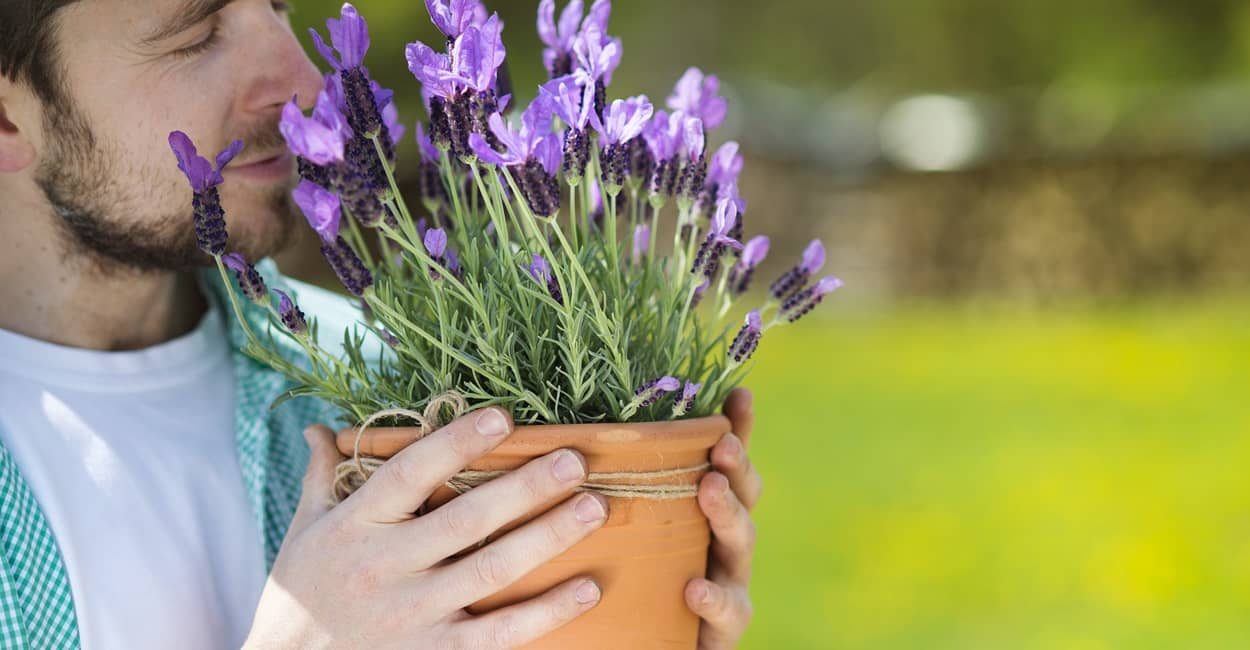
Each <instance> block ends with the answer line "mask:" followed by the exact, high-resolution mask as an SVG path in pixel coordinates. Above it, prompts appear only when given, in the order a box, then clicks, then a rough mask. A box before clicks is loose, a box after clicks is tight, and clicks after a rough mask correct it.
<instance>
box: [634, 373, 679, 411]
mask: <svg viewBox="0 0 1250 650" xmlns="http://www.w3.org/2000/svg"><path fill="white" fill-rule="evenodd" d="M679 388H681V382H680V381H678V380H677V378H676V377H670V376H667V375H665V376H663V377H660V378H659V379H653V380H651V381H649V382H647V383H645V384H643V385H642V386H639V387H638V390H636V391H634V402H633V403H634V404H636V405H637V408H640V409H644V408H647V407H648V406H651V405H652V404H655V403H656V402H658V401H660V398H661V397H664V396H665V395H667V394H668V393H671V392H673V391H675V390H677V389H679Z"/></svg>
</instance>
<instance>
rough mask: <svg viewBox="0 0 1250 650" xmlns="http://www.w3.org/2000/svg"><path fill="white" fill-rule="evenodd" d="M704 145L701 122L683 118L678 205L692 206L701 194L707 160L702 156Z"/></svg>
mask: <svg viewBox="0 0 1250 650" xmlns="http://www.w3.org/2000/svg"><path fill="white" fill-rule="evenodd" d="M705 145H706V140H705V138H704V135H703V121H702V120H700V119H699V118H695V117H689V116H683V120H682V129H681V151H682V153H683V155H684V156H685V158H686V162H685V164H684V165H682V168H681V173H680V174H678V176H677V189H676V194H677V201H678V205H687V206H690V205H694V202H695V201H696V200H698V198H699V194H700V193H702V192H703V186H704V184H705V180H706V178H707V159H706V158H704V156H703V153H704V147H705Z"/></svg>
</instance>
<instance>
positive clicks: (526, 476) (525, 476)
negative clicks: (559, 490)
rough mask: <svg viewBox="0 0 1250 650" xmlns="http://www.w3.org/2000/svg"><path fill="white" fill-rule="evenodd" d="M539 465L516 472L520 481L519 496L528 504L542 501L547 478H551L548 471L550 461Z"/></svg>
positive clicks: (545, 490)
mask: <svg viewBox="0 0 1250 650" xmlns="http://www.w3.org/2000/svg"><path fill="white" fill-rule="evenodd" d="M541 465H542V466H540V464H539V463H533V464H532V465H531V466H530V467H527V468H525V471H522V472H517V475H518V478H519V479H520V481H521V485H520V490H521V495H522V496H523V497H524V498H525V500H526V501H527V502H529V503H537V502H539V501H542V500H543V495H544V494H545V493H546V492H547V489H546V486H547V484H548V482H549V481H548V479H547V477H549V476H551V470H550V469H549V466H550V465H551V461H550V460H547V461H545V462H544V463H542V464H541Z"/></svg>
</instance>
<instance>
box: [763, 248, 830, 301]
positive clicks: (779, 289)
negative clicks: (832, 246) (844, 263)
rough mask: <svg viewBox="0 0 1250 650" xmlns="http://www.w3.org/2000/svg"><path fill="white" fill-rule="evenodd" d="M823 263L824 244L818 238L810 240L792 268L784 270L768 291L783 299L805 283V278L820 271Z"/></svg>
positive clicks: (778, 298)
mask: <svg viewBox="0 0 1250 650" xmlns="http://www.w3.org/2000/svg"><path fill="white" fill-rule="evenodd" d="M824 265H825V245H824V244H822V243H821V242H820V240H819V239H814V240H812V243H810V244H808V245H807V249H806V250H804V251H803V258H802V259H801V260H800V261H799V263H798V264H796V265H795V266H794V268H792V269H790V270H789V271H786V272H785V274H783V275H782V276H781V277H780V278H777V281H776V282H773V284H772V286H771V287H769V289H768V291H769V293H771V294H772V296H773V298H776V299H777V300H785V299H786V298H788V297H789V296H790V295H791V294H793V293H794V292H795V291H798V290H799V289H801V288H802V287H803V285H805V284H807V280H808V279H809V278H811V277H812V276H813V275H816V274H817V273H818V272H820V269H821V267H823V266H824Z"/></svg>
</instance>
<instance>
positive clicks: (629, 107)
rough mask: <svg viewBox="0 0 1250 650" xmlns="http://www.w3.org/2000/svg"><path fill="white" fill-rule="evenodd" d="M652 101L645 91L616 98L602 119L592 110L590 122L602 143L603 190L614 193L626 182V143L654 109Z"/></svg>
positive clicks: (640, 130)
mask: <svg viewBox="0 0 1250 650" xmlns="http://www.w3.org/2000/svg"><path fill="white" fill-rule="evenodd" d="M653 110H654V109H653V107H652V106H651V101H650V100H648V99H647V98H646V96H644V95H638V96H637V97H630V98H629V99H618V100H615V101H613V102H612V104H611V105H609V106H608V108H607V110H605V111H604V117H603V119H602V120H600V119H599V116H598V115H597V114H595V113H594V112H592V113H591V114H590V122H591V124H593V125H594V127H595V130H596V131H598V132H599V135H600V137H601V139H602V141H603V144H604V150H603V159H602V161H603V185H604V188H603V189H604V190H605V191H606V192H607V193H608V194H609V195H610V196H613V197H615V196H616V195H617V194H618V193H619V192H620V191H621V186H622V185H623V184H624V183H625V174H626V173H627V172H628V170H629V155H630V152H629V148H628V147H627V146H625V143H626V142H628V141H630V140H632V139H634V138H636V137H638V136H639V135H640V134H641V133H642V129H643V127H644V126H646V124H647V121H648V120H650V119H651V116H652V113H653Z"/></svg>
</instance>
